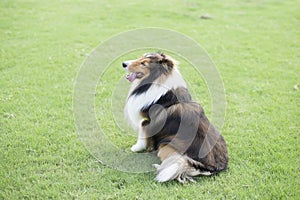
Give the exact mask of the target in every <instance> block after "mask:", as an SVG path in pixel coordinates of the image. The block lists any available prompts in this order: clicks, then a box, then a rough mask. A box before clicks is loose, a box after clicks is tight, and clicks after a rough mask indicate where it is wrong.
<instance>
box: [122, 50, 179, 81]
mask: <svg viewBox="0 0 300 200" xmlns="http://www.w3.org/2000/svg"><path fill="white" fill-rule="evenodd" d="M122 65H123V68H125V69H126V70H128V71H129V74H128V75H127V77H126V78H127V79H128V80H129V81H130V82H133V81H135V80H140V81H142V80H143V79H145V78H147V77H150V76H151V79H152V80H155V79H157V78H158V77H159V76H161V75H165V76H167V75H169V74H171V73H172V71H173V70H174V68H175V65H176V61H175V60H173V59H172V58H171V57H170V56H167V55H165V54H163V53H147V54H144V55H143V56H142V57H141V58H138V59H136V60H129V61H124V62H123V63H122Z"/></svg>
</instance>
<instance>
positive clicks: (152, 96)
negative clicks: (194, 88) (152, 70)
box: [125, 68, 187, 128]
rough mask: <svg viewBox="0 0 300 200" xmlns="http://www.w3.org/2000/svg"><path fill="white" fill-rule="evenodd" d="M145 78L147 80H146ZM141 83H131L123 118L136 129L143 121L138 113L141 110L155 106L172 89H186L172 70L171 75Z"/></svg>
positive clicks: (176, 70) (175, 71)
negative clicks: (127, 119) (126, 118)
mask: <svg viewBox="0 0 300 200" xmlns="http://www.w3.org/2000/svg"><path fill="white" fill-rule="evenodd" d="M147 78H149V79H148V80H147ZM147 78H145V79H144V80H142V81H139V80H136V81H134V82H133V83H132V85H131V89H130V92H129V96H128V99H127V103H126V106H125V116H126V117H128V118H129V120H130V122H131V124H132V125H133V127H135V128H138V126H139V125H140V122H141V121H142V120H143V119H142V116H141V115H140V112H141V110H142V109H143V108H145V107H148V106H150V105H152V104H155V103H156V102H157V101H158V100H159V99H160V98H161V97H162V96H163V95H165V94H166V93H167V92H168V91H170V90H172V89H177V88H179V87H183V88H187V85H186V83H185V81H184V80H183V78H182V76H181V74H180V72H179V71H178V69H177V68H174V69H173V71H172V73H171V74H168V75H163V74H160V76H158V77H157V78H156V79H155V80H153V81H152V82H151V79H153V76H152V77H150V76H149V77H147Z"/></svg>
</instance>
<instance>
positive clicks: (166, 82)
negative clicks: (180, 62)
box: [123, 53, 228, 182]
mask: <svg viewBox="0 0 300 200" xmlns="http://www.w3.org/2000/svg"><path fill="white" fill-rule="evenodd" d="M123 67H124V68H125V69H126V70H128V71H129V74H128V75H127V79H128V80H129V81H130V82H131V84H132V85H131V88H130V91H129V95H128V99H127V103H126V107H125V116H127V118H129V121H130V122H131V124H132V126H133V128H135V129H138V130H139V134H138V139H137V143H136V144H135V145H133V146H132V147H131V150H132V151H133V152H139V151H143V150H147V151H158V153H157V155H158V157H159V158H160V160H161V161H162V163H161V164H160V165H154V166H155V167H156V169H157V176H156V180H157V181H159V182H165V181H169V180H173V179H177V180H178V181H179V182H185V181H186V180H193V179H192V177H194V176H197V175H201V174H202V175H211V174H214V173H217V172H220V171H222V170H225V169H226V168H227V163H228V153H227V147H226V143H225V141H224V139H223V137H222V136H221V135H220V133H219V132H218V131H217V130H216V129H215V128H214V127H213V126H212V125H211V124H210V122H209V121H208V119H207V118H206V116H205V114H204V111H203V109H202V107H201V106H200V105H199V104H198V103H196V102H193V101H192V99H191V96H190V94H189V91H188V89H187V85H186V83H185V81H184V80H183V78H182V76H181V74H180V72H179V71H178V69H177V62H176V61H175V60H174V59H172V58H171V57H170V56H167V55H165V54H163V53H148V54H145V55H143V56H142V57H141V58H139V59H137V60H131V61H125V62H123Z"/></svg>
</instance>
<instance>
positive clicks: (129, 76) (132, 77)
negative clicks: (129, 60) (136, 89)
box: [126, 72, 136, 82]
mask: <svg viewBox="0 0 300 200" xmlns="http://www.w3.org/2000/svg"><path fill="white" fill-rule="evenodd" d="M126 78H127V80H129V81H130V82H132V81H134V79H135V78H136V73H134V72H132V73H130V74H128V75H127V76H126Z"/></svg>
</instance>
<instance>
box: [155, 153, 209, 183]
mask: <svg viewBox="0 0 300 200" xmlns="http://www.w3.org/2000/svg"><path fill="white" fill-rule="evenodd" d="M195 165H198V166H201V165H202V164H201V163H200V162H197V161H194V160H192V159H191V158H189V157H188V156H185V155H181V154H179V153H177V152H174V153H172V154H171V155H170V156H168V157H167V158H166V159H165V160H163V162H162V163H161V164H160V165H158V164H154V165H153V166H154V167H155V168H156V170H157V176H156V178H155V179H156V180H157V181H158V182H166V181H170V180H174V179H177V180H178V181H179V182H180V183H184V182H185V181H186V180H190V181H194V180H193V178H192V177H194V176H198V175H206V176H209V175H212V174H211V173H210V172H208V171H201V170H199V169H196V168H195V167H194V166H195Z"/></svg>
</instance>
